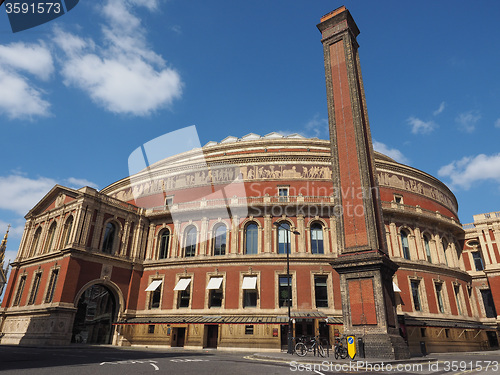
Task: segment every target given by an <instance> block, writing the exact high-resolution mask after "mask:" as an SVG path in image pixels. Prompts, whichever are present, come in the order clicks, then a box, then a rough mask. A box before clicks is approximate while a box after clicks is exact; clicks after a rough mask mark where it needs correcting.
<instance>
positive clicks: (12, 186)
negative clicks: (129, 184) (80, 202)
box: [0, 174, 97, 216]
mask: <svg viewBox="0 0 500 375" xmlns="http://www.w3.org/2000/svg"><path fill="white" fill-rule="evenodd" d="M64 182H67V185H70V186H74V187H75V188H77V189H79V188H81V187H82V186H91V187H95V188H97V185H96V184H95V183H93V182H90V181H88V180H85V179H79V178H75V177H70V178H68V179H65V180H64ZM58 183H60V182H59V181H57V180H54V179H52V178H47V177H38V178H34V179H33V178H29V177H26V176H24V175H21V174H11V175H9V176H0V209H4V210H9V211H13V212H15V213H17V214H19V215H22V216H24V215H26V214H27V213H28V211H29V210H31V209H32V208H33V207H34V206H35V205H36V204H37V203H38V202H39V201H40V200H41V199H42V198H43V197H44V196H45V194H47V193H48V192H49V191H50V190H51V189H52V188H53V187H54V185H57V184H58Z"/></svg>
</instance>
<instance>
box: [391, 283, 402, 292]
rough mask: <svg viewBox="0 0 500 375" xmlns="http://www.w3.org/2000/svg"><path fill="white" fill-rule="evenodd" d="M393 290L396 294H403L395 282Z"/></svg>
mask: <svg viewBox="0 0 500 375" xmlns="http://www.w3.org/2000/svg"><path fill="white" fill-rule="evenodd" d="M392 288H393V289H394V293H401V289H399V287H398V286H397V285H396V283H395V282H394V281H393V282H392Z"/></svg>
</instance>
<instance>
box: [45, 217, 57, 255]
mask: <svg viewBox="0 0 500 375" xmlns="http://www.w3.org/2000/svg"><path fill="white" fill-rule="evenodd" d="M56 231H57V222H56V221H55V220H54V221H52V223H51V224H50V227H49V230H48V231H47V237H46V238H45V244H44V246H43V253H44V254H45V253H48V252H50V251H51V250H55V248H56V247H57V244H56V245H55V247H54V249H52V244H53V243H54V238H55V236H56Z"/></svg>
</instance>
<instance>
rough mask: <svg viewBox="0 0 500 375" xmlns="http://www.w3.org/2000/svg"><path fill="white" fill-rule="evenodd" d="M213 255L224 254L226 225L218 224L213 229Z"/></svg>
mask: <svg viewBox="0 0 500 375" xmlns="http://www.w3.org/2000/svg"><path fill="white" fill-rule="evenodd" d="M213 247H214V253H213V254H214V255H225V254H226V226H225V225H224V224H221V225H218V226H217V227H216V228H215V230H214V241H213Z"/></svg>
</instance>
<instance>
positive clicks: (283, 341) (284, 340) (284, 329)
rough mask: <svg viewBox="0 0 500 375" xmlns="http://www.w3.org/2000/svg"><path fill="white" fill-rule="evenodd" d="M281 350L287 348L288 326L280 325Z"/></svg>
mask: <svg viewBox="0 0 500 375" xmlns="http://www.w3.org/2000/svg"><path fill="white" fill-rule="evenodd" d="M280 333H281V350H287V348H288V324H282V325H281V332H280Z"/></svg>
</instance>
